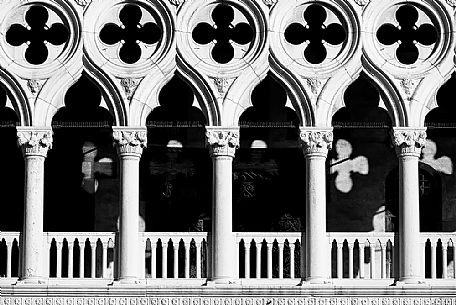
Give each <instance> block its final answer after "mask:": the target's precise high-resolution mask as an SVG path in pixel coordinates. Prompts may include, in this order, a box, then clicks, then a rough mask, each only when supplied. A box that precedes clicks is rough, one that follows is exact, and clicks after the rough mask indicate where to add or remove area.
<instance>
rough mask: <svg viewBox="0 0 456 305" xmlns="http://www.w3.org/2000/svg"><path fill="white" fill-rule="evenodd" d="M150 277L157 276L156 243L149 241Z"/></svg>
mask: <svg viewBox="0 0 456 305" xmlns="http://www.w3.org/2000/svg"><path fill="white" fill-rule="evenodd" d="M150 277H151V278H153V279H155V278H157V243H156V242H154V241H150Z"/></svg>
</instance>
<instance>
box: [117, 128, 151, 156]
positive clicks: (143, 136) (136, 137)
mask: <svg viewBox="0 0 456 305" xmlns="http://www.w3.org/2000/svg"><path fill="white" fill-rule="evenodd" d="M112 130H113V132H112V137H113V139H114V143H115V144H116V146H117V152H118V154H119V156H126V155H135V156H138V157H139V156H141V154H142V151H143V149H144V148H146V146H147V128H146V127H112Z"/></svg>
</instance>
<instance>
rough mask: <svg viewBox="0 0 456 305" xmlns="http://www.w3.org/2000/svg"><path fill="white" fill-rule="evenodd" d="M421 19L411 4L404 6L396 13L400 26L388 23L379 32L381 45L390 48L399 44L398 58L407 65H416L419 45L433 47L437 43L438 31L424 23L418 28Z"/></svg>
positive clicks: (378, 37)
mask: <svg viewBox="0 0 456 305" xmlns="http://www.w3.org/2000/svg"><path fill="white" fill-rule="evenodd" d="M418 19H419V13H418V11H417V9H416V8H415V7H414V6H412V5H409V4H406V5H402V6H401V7H400V8H399V9H398V10H397V11H396V20H397V22H398V23H399V25H393V24H391V23H386V24H383V25H382V26H380V28H379V29H378V31H377V39H378V41H379V42H380V43H382V44H384V45H387V46H390V45H393V44H395V43H398V44H399V46H398V47H397V49H396V57H397V60H399V62H401V63H403V64H405V65H411V64H413V63H415V62H416V61H417V60H418V58H419V55H420V50H419V48H418V47H417V44H421V45H425V46H431V45H433V44H435V43H436V42H437V29H436V28H435V26H434V25H433V24H430V23H424V24H421V25H420V26H417V25H416V23H417V22H418Z"/></svg>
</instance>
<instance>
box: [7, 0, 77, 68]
mask: <svg viewBox="0 0 456 305" xmlns="http://www.w3.org/2000/svg"><path fill="white" fill-rule="evenodd" d="M48 20H49V13H48V10H47V9H46V8H45V7H44V6H41V5H33V6H31V7H30V8H29V9H28V11H27V13H26V14H25V21H26V22H27V27H25V26H23V25H22V24H18V23H15V24H12V25H11V27H10V28H9V29H8V30H7V31H6V37H5V38H6V42H7V43H8V44H10V45H12V46H14V47H18V46H20V45H22V44H24V43H26V44H27V45H28V46H27V49H26V51H25V59H26V60H27V62H29V63H30V64H33V65H39V64H42V63H44V62H45V61H46V60H47V58H48V55H49V50H48V46H47V43H51V44H52V45H54V46H58V45H62V44H64V43H66V42H67V41H68V39H69V36H70V34H69V30H68V28H67V27H66V26H65V25H64V24H62V23H53V24H52V25H51V26H50V27H49V26H48V24H47V23H48Z"/></svg>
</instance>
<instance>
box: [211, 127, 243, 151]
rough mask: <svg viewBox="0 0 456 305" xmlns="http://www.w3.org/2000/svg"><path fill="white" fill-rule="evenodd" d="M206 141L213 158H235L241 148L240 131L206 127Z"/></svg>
mask: <svg viewBox="0 0 456 305" xmlns="http://www.w3.org/2000/svg"><path fill="white" fill-rule="evenodd" d="M206 140H207V145H208V147H209V153H210V155H211V157H218V156H229V157H233V158H234V154H235V152H236V148H238V147H239V129H238V128H222V127H206Z"/></svg>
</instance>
